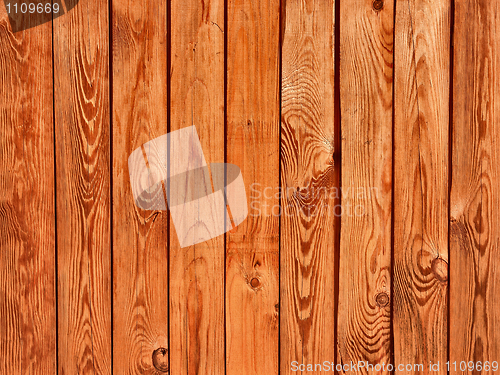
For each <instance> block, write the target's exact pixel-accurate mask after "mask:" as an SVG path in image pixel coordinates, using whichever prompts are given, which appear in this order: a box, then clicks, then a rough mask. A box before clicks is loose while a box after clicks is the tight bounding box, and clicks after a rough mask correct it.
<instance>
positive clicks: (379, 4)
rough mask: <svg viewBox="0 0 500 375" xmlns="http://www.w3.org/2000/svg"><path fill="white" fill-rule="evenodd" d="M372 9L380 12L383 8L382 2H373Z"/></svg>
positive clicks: (381, 0)
mask: <svg viewBox="0 0 500 375" xmlns="http://www.w3.org/2000/svg"><path fill="white" fill-rule="evenodd" d="M372 6H373V9H375V10H376V11H377V12H380V11H381V10H382V8H383V7H384V1H383V0H374V2H373V3H372Z"/></svg>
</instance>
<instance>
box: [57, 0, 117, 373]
mask: <svg viewBox="0 0 500 375" xmlns="http://www.w3.org/2000/svg"><path fill="white" fill-rule="evenodd" d="M54 95H55V96H54V98H55V99H54V100H55V126H56V130H55V132H56V157H57V159H56V160H57V163H56V172H57V176H56V177H57V182H56V185H57V229H58V231H57V234H58V238H57V239H58V252H57V255H58V257H57V262H58V311H59V315H58V317H59V338H58V339H59V373H61V374H111V373H112V371H111V261H110V256H111V254H110V251H111V247H110V167H109V158H110V132H109V125H110V123H109V116H110V110H109V105H110V103H109V39H108V14H107V1H105V0H90V1H85V2H82V3H81V4H80V5H79V6H77V7H75V9H73V10H72V11H71V12H68V13H67V14H65V15H64V16H62V17H58V18H57V19H55V20H54Z"/></svg>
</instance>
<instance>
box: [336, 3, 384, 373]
mask: <svg viewBox="0 0 500 375" xmlns="http://www.w3.org/2000/svg"><path fill="white" fill-rule="evenodd" d="M393 12H394V3H393V1H392V0H388V1H382V0H377V1H368V0H349V1H342V2H341V4H340V19H341V22H340V100H341V104H340V105H341V119H342V120H341V121H342V124H341V127H342V129H341V131H342V206H343V209H344V212H343V213H342V223H341V243H340V265H339V267H340V275H339V280H340V281H339V283H340V286H339V313H338V345H339V357H338V360H337V362H341V363H344V364H345V363H350V362H351V361H352V362H354V363H358V361H365V362H369V363H370V364H371V365H373V366H375V365H376V364H382V363H385V364H388V363H389V361H390V350H391V348H390V333H391V321H390V304H391V300H390V298H391V290H390V287H391V280H390V271H391V269H390V267H391V186H392V177H391V171H392V140H391V138H392V64H393V54H392V51H393V26H394V25H393V21H394V19H393ZM358 371H360V372H362V373H366V372H369V373H373V372H378V373H387V372H388V371H387V367H386V368H385V371H384V370H380V371H376V370H370V371H367V370H366V369H365V368H362V369H360V370H359V369H358ZM346 373H355V371H351V369H350V368H349V370H348V371H346Z"/></svg>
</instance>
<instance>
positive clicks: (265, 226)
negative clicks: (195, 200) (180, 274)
mask: <svg viewBox="0 0 500 375" xmlns="http://www.w3.org/2000/svg"><path fill="white" fill-rule="evenodd" d="M279 11H280V4H279V1H277V0H272V1H268V0H266V1H264V0H256V1H246V2H241V1H235V0H229V1H228V10H227V12H228V20H227V22H228V35H227V44H228V47H227V48H228V50H227V55H228V56H227V134H226V149H227V154H226V157H227V159H226V160H227V162H228V163H233V164H236V165H237V166H238V167H240V168H241V172H242V176H243V179H244V181H245V189H246V194H247V200H248V202H247V203H248V206H249V208H248V209H249V213H248V217H247V219H246V221H245V222H243V223H242V224H241V225H239V226H238V227H237V228H236V229H235V230H232V231H231V232H229V233H228V234H227V237H226V256H227V258H226V334H227V337H226V352H227V357H226V363H227V374H228V375H234V374H238V375H239V374H241V375H243V374H251V375H255V374H259V375H260V374H266V375H271V374H277V373H278V370H279V364H278V356H279V355H278V354H279V353H278V351H279V347H278V340H279V337H278V336H279V333H278V325H279V307H280V306H279V217H278V213H279V204H280V202H279V199H278V198H277V196H276V193H277V189H278V188H279V168H280V166H279V152H280V149H279V147H280V145H279V126H280V125H279ZM264 189H267V190H265V192H264ZM269 189H270V190H269Z"/></svg>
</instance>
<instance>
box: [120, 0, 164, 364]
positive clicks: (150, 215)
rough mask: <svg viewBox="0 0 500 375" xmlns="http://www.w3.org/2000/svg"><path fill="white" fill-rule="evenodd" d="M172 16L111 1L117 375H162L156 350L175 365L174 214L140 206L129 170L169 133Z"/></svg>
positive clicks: (156, 4) (145, 5) (151, 4)
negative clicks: (171, 315)
mask: <svg viewBox="0 0 500 375" xmlns="http://www.w3.org/2000/svg"><path fill="white" fill-rule="evenodd" d="M166 15H167V7H166V2H165V1H154V0H148V1H145V2H141V3H136V2H131V1H127V0H114V1H113V2H112V35H113V116H112V117H113V124H112V125H113V127H112V131H113V262H114V263H113V266H114V268H113V280H114V291H113V292H114V301H113V302H114V305H113V317H114V320H113V349H114V352H113V365H114V367H113V373H114V374H161V373H162V372H160V371H158V370H157V369H156V368H155V367H154V364H153V352H154V351H155V350H157V349H160V352H157V353H160V357H159V358H158V359H160V360H161V364H162V365H163V366H167V367H168V365H169V362H168V350H169V337H168V300H169V296H168V222H169V215H168V212H167V211H145V210H141V209H139V208H137V206H136V205H135V202H134V198H133V196H132V188H131V185H130V179H129V169H128V157H129V156H130V154H131V153H132V151H134V150H136V149H137V148H139V147H141V146H142V145H143V144H144V143H146V142H148V141H150V140H152V139H154V138H156V137H158V136H160V135H163V134H165V133H167V132H168V128H167V113H168V106H167V74H168V72H167V16H166ZM162 348H163V349H165V351H161V349H162ZM165 357H166V358H165Z"/></svg>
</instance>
